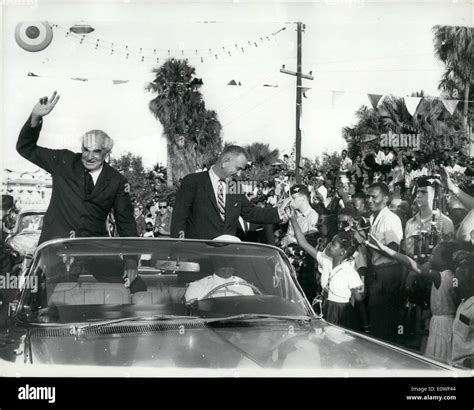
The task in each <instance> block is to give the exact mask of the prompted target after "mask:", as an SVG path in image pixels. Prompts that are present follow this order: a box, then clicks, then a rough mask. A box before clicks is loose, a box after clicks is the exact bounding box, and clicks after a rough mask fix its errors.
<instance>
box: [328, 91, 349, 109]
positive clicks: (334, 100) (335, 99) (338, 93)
mask: <svg viewBox="0 0 474 410" xmlns="http://www.w3.org/2000/svg"><path fill="white" fill-rule="evenodd" d="M331 93H332V102H331V106H332V108H333V109H334V108H336V103H337V102H338V101H339V100H340V99H341V97H342V96H343V95H344V94H345V93H346V92H345V91H334V90H333V91H331Z"/></svg>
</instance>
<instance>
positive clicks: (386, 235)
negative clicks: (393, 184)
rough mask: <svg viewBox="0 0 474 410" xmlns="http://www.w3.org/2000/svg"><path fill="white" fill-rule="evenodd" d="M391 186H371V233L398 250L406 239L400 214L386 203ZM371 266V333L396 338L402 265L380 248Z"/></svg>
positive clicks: (391, 339) (373, 256)
mask: <svg viewBox="0 0 474 410" xmlns="http://www.w3.org/2000/svg"><path fill="white" fill-rule="evenodd" d="M388 201H389V189H388V186H387V185H386V184H384V183H381V182H377V183H375V184H372V185H371V186H370V187H369V191H368V200H367V204H368V207H369V210H370V211H371V212H372V216H371V218H370V222H371V227H370V233H371V234H372V235H373V236H375V237H376V238H377V239H378V240H380V241H381V242H382V243H384V244H385V245H387V246H388V247H390V248H392V249H394V250H396V251H397V252H398V251H399V248H400V242H401V241H402V239H403V229H402V222H401V220H400V218H399V217H398V216H397V215H396V214H394V213H393V212H392V211H390V210H389V209H388V207H387V203H388ZM371 261H372V269H371V271H370V273H369V275H368V282H369V284H368V288H369V289H368V290H369V303H368V308H369V316H370V319H369V320H370V327H371V330H372V333H373V334H374V336H376V337H380V338H381V339H385V340H388V341H393V340H394V339H395V337H396V329H397V325H398V323H397V321H398V308H399V304H400V302H401V298H400V290H401V286H402V283H401V281H402V275H401V267H400V265H399V264H396V263H394V262H393V259H392V258H389V257H387V256H385V255H383V254H381V253H379V252H376V251H372V252H371Z"/></svg>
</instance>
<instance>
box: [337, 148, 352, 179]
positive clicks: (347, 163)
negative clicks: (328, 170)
mask: <svg viewBox="0 0 474 410" xmlns="http://www.w3.org/2000/svg"><path fill="white" fill-rule="evenodd" d="M351 170H352V160H351V159H350V158H349V157H348V156H347V150H343V151H342V153H341V167H340V169H339V171H340V172H342V173H344V174H346V175H347V174H348V173H349V172H350V171H351Z"/></svg>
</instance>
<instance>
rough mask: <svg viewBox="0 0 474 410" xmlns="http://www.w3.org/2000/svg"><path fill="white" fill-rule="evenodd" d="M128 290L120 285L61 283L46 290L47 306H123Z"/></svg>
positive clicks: (127, 297)
mask: <svg viewBox="0 0 474 410" xmlns="http://www.w3.org/2000/svg"><path fill="white" fill-rule="evenodd" d="M130 301H131V296H130V290H129V289H128V288H126V287H125V286H124V285H123V284H122V283H81V284H79V283H77V282H62V283H57V284H54V285H51V287H49V288H48V305H49V306H64V305H124V304H129V303H130Z"/></svg>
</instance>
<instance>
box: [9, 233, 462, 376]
mask: <svg viewBox="0 0 474 410" xmlns="http://www.w3.org/2000/svg"><path fill="white" fill-rule="evenodd" d="M129 261H134V262H135V263H136V265H137V266H138V275H137V277H136V279H134V280H133V281H132V282H131V283H130V282H129V277H128V276H127V275H126V274H124V273H125V267H126V266H128V265H130V263H129ZM132 265H133V264H132ZM132 279H133V278H132ZM20 283H21V290H20V291H19V293H18V295H17V297H16V298H15V299H14V300H11V301H10V302H9V303H4V306H3V307H2V309H8V311H9V314H8V319H7V323H4V324H2V326H3V328H2V330H0V333H3V340H4V343H3V345H2V344H0V346H2V347H0V373H1V372H3V373H4V374H7V375H14V374H18V373H21V374H22V375H24V374H32V375H35V374H37V375H45V374H48V371H49V372H50V373H49V374H50V375H51V374H52V375H56V376H57V375H69V376H75V375H89V376H98V375H115V376H120V375H124V374H127V375H130V374H132V375H141V374H144V375H169V374H170V373H169V371H170V369H171V370H173V371H175V372H177V373H173V374H178V375H193V374H195V373H193V372H194V371H196V370H201V371H203V372H204V374H206V375H209V374H213V375H229V374H231V375H232V374H233V373H232V372H235V371H238V372H239V373H238V374H239V375H249V376H255V375H260V374H268V372H270V374H275V375H288V374H294V375H314V376H331V375H333V376H339V377H341V376H343V375H349V376H352V375H358V376H368V375H370V374H371V373H370V372H371V371H375V372H376V374H377V375H380V374H385V375H387V376H397V375H407V374H420V375H423V376H426V375H443V376H446V375H448V376H449V375H453V376H459V375H461V374H462V371H461V370H458V369H454V368H451V367H449V366H448V365H445V364H442V363H438V362H435V361H433V360H429V359H427V358H425V357H423V356H420V355H417V354H415V353H412V352H409V351H406V350H403V349H401V348H399V347H395V346H391V345H389V344H387V343H384V342H382V341H379V340H376V339H374V338H371V337H368V336H367V335H364V334H359V333H356V332H353V331H350V330H347V329H343V328H341V327H338V326H334V325H331V324H329V323H327V322H326V321H325V320H324V318H322V317H319V316H318V315H316V314H315V313H314V311H313V308H312V306H311V305H310V303H309V302H308V300H307V299H306V298H305V296H304V294H303V292H302V290H301V288H300V286H299V285H298V283H297V281H296V279H295V273H294V270H293V267H292V266H291V264H290V263H289V261H288V259H287V258H286V256H285V254H284V253H283V252H282V251H281V250H280V249H278V248H275V247H272V246H267V245H261V244H251V243H244V242H240V243H239V242H220V241H202V240H184V239H183V240H177V239H148V238H86V239H83V238H76V239H61V240H54V241H50V242H46V243H44V244H42V245H41V246H39V247H38V249H37V250H36V252H35V254H34V257H33V260H32V263H31V265H30V266H29V267H28V268H27V270H25V272H23V274H22V275H21V277H20ZM7 305H8V306H7ZM38 369H40V370H38ZM111 369H113V371H112V372H111V371H110V370H111ZM35 372H36V373H35ZM180 372H181V373H180ZM209 372H211V373H209ZM262 372H265V373H262ZM292 372H293V373H292ZM368 372H369V373H368ZM407 372H408V373H407Z"/></svg>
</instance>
